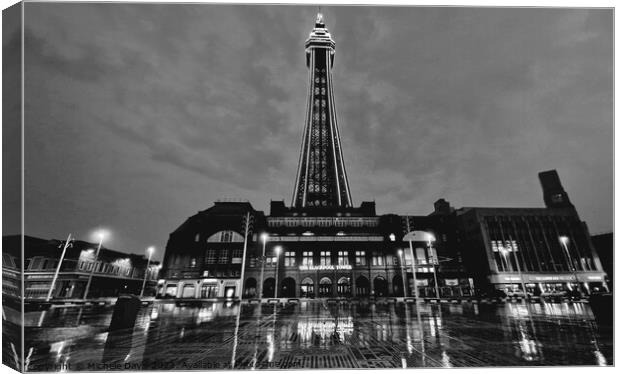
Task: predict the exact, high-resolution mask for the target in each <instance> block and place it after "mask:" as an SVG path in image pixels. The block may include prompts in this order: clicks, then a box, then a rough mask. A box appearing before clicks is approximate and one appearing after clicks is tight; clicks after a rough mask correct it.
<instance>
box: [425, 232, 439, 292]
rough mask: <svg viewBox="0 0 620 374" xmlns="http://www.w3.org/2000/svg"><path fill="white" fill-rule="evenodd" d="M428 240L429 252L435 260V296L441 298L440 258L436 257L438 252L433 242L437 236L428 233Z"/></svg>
mask: <svg viewBox="0 0 620 374" xmlns="http://www.w3.org/2000/svg"><path fill="white" fill-rule="evenodd" d="M427 240H428V252H429V253H430V255H431V256H432V261H433V278H434V279H435V297H437V298H438V299H439V298H440V295H439V283H438V282H437V262H438V261H439V258H436V257H437V256H436V255H435V254H436V253H435V252H434V249H433V242H434V241H435V236H433V234H431V233H428V234H427Z"/></svg>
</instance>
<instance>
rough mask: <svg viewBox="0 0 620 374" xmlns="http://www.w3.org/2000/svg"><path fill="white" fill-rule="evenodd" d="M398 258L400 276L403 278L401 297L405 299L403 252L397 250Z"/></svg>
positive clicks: (405, 285)
mask: <svg viewBox="0 0 620 374" xmlns="http://www.w3.org/2000/svg"><path fill="white" fill-rule="evenodd" d="M398 257H399V262H400V276H401V277H402V278H403V297H407V283H405V278H406V275H405V273H404V271H403V265H404V262H403V250H402V249H399V250H398Z"/></svg>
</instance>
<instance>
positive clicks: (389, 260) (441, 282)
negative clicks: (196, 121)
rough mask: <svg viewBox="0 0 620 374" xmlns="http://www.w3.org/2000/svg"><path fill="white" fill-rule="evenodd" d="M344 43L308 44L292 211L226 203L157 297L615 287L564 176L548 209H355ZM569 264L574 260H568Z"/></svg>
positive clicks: (548, 185)
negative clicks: (336, 83) (347, 149)
mask: <svg viewBox="0 0 620 374" xmlns="http://www.w3.org/2000/svg"><path fill="white" fill-rule="evenodd" d="M335 48H336V44H335V42H334V40H333V39H332V37H331V34H330V33H329V31H328V29H327V27H326V26H325V22H324V20H323V17H322V16H321V15H320V14H319V15H318V16H317V19H316V22H315V25H314V28H313V30H312V31H311V33H310V36H309V38H308V40H307V41H306V43H305V52H306V65H307V67H308V69H309V74H308V77H309V81H308V101H307V107H306V117H305V125H304V128H303V132H302V143H301V151H300V154H299V162H298V169H297V174H296V177H295V183H294V189H293V196H292V201H291V205H290V207H287V206H286V205H285V203H284V201H272V202H271V205H270V211H269V214H267V215H266V214H264V213H263V212H261V211H256V210H255V209H254V208H253V207H252V205H251V204H250V203H249V202H232V201H219V202H216V203H215V204H214V206H213V207H211V208H209V209H207V210H204V211H201V212H198V214H196V215H194V216H192V217H190V218H188V219H187V220H186V222H184V223H183V224H182V225H181V226H180V227H179V228H178V229H177V230H175V231H174V232H173V233H172V234H171V235H170V239H169V241H168V244H167V246H166V254H165V257H164V263H163V271H162V278H161V279H160V280H159V284H158V291H157V295H158V297H172V298H202V299H211V298H229V299H232V298H273V297H278V298H366V297H368V298H372V297H388V296H389V297H400V296H405V297H415V296H417V297H426V298H437V297H442V298H445V297H468V296H472V295H474V294H475V293H477V292H486V291H489V290H492V289H497V288H500V289H507V290H509V291H516V290H518V289H519V288H520V289H521V290H523V289H524V288H525V289H527V290H528V291H530V292H535V291H536V289H538V290H540V291H541V292H551V291H555V290H558V291H559V290H560V289H562V290H564V289H570V288H571V287H576V288H583V290H584V292H589V291H590V289H591V288H592V287H599V285H600V287H602V288H605V287H606V285H605V283H604V273H603V272H602V269H601V266H600V261H599V260H598V256H597V255H596V252H595V250H594V248H593V247H592V244H591V242H590V239H589V234H588V231H587V227H586V225H585V223H583V222H581V221H580V219H579V216H578V215H577V212H576V210H575V208H574V207H573V206H572V204H571V203H570V201H569V199H568V195H567V194H566V192H565V191H564V189H563V187H562V185H561V183H560V180H559V177H558V176H557V173H555V171H551V172H545V173H541V174H540V179H541V183H542V186H543V194H544V201H545V203H546V207H545V208H530V209H521V208H506V209H498V208H462V209H453V208H452V207H450V204H449V203H448V202H447V201H445V200H443V199H440V200H438V201H437V202H436V203H435V209H434V211H433V212H432V213H431V214H429V215H427V216H402V215H395V214H383V215H378V214H377V213H376V207H375V203H374V202H362V203H361V204H360V205H359V206H357V207H356V206H355V205H354V203H353V200H352V198H351V192H350V188H349V182H348V179H347V174H346V169H345V163H344V157H343V150H342V147H341V141H340V133H339V129H338V125H337V118H336V107H335V100H334V94H333V80H332V68H333V65H334V57H335ZM563 256H564V257H563Z"/></svg>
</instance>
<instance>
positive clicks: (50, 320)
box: [25, 301, 613, 371]
mask: <svg viewBox="0 0 620 374" xmlns="http://www.w3.org/2000/svg"><path fill="white" fill-rule="evenodd" d="M112 310H113V309H112V308H111V307H109V306H107V307H87V306H79V307H64V308H52V309H50V310H48V311H43V312H31V313H28V314H27V318H26V326H27V327H26V334H27V335H28V336H27V341H26V345H25V350H26V351H25V353H26V357H27V359H26V364H27V369H28V370H32V371H77V370H128V369H130V370H169V369H177V370H192V369H195V370H208V369H216V370H222V369H232V368H234V369H302V368H403V367H472V366H474V367H484V366H528V365H534V366H540V365H554V366H555V365H612V364H613V362H612V352H613V348H612V329H611V326H599V325H597V323H596V321H595V319H594V317H593V315H592V312H591V311H590V309H589V307H588V305H587V304H581V303H557V304H550V303H547V304H529V303H523V304H521V303H508V304H502V305H483V304H481V305H476V304H469V303H463V304H441V305H439V304H434V305H430V304H422V305H417V306H416V305H408V304H403V303H396V304H385V305H375V304H364V303H361V304H351V305H347V304H344V305H343V304H341V305H336V304H327V303H325V302H322V301H308V302H303V301H302V302H301V303H299V304H297V305H295V304H291V305H282V304H280V305H270V304H262V305H259V304H238V303H234V304H233V303H203V304H201V305H198V306H177V305H176V304H174V303H165V302H156V303H154V304H152V305H149V306H146V307H143V308H142V310H141V312H140V315H139V316H138V320H137V323H136V326H135V327H134V329H132V330H120V331H115V332H107V326H108V324H109V321H110V319H111V314H112Z"/></svg>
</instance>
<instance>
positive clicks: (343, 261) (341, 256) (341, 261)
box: [338, 251, 349, 265]
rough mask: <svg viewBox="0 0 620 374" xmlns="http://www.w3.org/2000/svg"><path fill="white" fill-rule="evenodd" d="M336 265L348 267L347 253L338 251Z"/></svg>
mask: <svg viewBox="0 0 620 374" xmlns="http://www.w3.org/2000/svg"><path fill="white" fill-rule="evenodd" d="M338 265H349V251H338Z"/></svg>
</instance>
